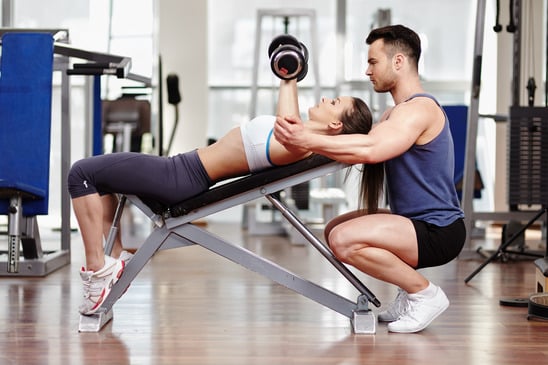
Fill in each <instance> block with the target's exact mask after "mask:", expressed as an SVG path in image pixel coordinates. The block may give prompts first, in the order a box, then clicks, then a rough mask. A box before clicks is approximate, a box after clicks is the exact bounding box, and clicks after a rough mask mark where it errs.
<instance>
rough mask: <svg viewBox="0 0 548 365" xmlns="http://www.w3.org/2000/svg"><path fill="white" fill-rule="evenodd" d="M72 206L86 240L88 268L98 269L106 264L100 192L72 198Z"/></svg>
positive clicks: (91, 269)
mask: <svg viewBox="0 0 548 365" xmlns="http://www.w3.org/2000/svg"><path fill="white" fill-rule="evenodd" d="M72 207H73V210H74V214H75V215H76V219H77V220H78V226H79V227H80V231H81V234H82V240H83V241H84V251H85V254H86V270H87V271H98V270H100V269H101V268H102V267H103V266H104V265H105V253H104V250H103V232H104V230H103V217H104V214H103V210H104V208H103V202H102V199H101V197H100V196H99V194H98V193H94V194H89V195H84V196H81V197H78V198H74V199H72Z"/></svg>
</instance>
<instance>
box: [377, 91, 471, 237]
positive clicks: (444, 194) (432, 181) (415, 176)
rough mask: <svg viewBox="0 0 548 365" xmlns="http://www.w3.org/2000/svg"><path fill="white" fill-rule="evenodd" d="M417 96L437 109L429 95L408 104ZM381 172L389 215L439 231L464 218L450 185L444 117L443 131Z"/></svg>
mask: <svg viewBox="0 0 548 365" xmlns="http://www.w3.org/2000/svg"><path fill="white" fill-rule="evenodd" d="M418 96H425V97H428V98H430V99H432V100H434V101H435V102H436V104H438V106H439V103H438V102H437V100H436V99H435V98H434V97H433V96H431V95H429V94H416V95H413V96H411V97H410V98H409V99H408V100H411V99H413V98H415V97H418ZM440 108H441V106H440ZM442 110H443V109H442ZM444 114H445V112H444ZM385 169H386V185H387V191H388V200H389V201H388V203H389V205H390V210H391V211H392V213H395V214H398V215H402V216H404V217H407V218H410V219H417V220H422V221H425V222H428V223H432V224H435V225H437V226H442V227H444V226H447V225H449V224H451V223H453V222H454V221H455V220H456V219H458V218H463V217H464V213H463V211H462V209H461V208H460V204H459V199H458V196H457V192H456V189H455V184H454V182H453V174H454V169H455V152H454V149H453V138H452V136H451V130H450V128H449V120H448V119H447V115H445V125H444V127H443V129H442V130H441V132H440V133H439V134H438V135H437V136H436V137H435V138H434V139H433V140H431V141H430V142H428V143H426V144H424V145H416V144H415V145H413V146H412V147H411V148H410V149H409V150H407V151H406V152H405V153H403V154H402V155H400V156H398V157H395V158H393V159H391V160H389V161H386V163H385Z"/></svg>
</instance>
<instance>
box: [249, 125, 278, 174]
mask: <svg viewBox="0 0 548 365" xmlns="http://www.w3.org/2000/svg"><path fill="white" fill-rule="evenodd" d="M275 122H276V117H275V116H273V115H261V116H258V117H255V118H253V119H251V120H250V121H248V122H245V123H243V124H242V125H241V126H240V133H241V134H242V141H243V143H244V150H245V156H246V159H247V164H248V165H249V170H250V171H251V172H257V171H260V170H264V169H267V168H270V167H273V166H276V165H275V164H273V163H272V161H271V160H270V153H269V150H270V138H271V136H272V132H273V128H274V123H275Z"/></svg>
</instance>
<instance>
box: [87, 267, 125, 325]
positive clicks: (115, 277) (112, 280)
mask: <svg viewBox="0 0 548 365" xmlns="http://www.w3.org/2000/svg"><path fill="white" fill-rule="evenodd" d="M120 263H121V264H122V267H121V268H120V269H119V270H118V271H117V272H116V273H115V274H114V273H113V275H111V277H110V282H109V283H108V285H107V286H106V287H104V288H103V292H102V293H101V295H100V296H99V299H98V300H97V302H96V303H95V305H94V306H93V307H92V308H91V309H90V310H89V311H87V312H86V313H82V314H83V315H85V316H90V315H92V314H94V313H95V312H97V311H98V310H99V308H101V305H102V304H103V303H104V301H105V299H106V298H107V297H108V295H109V294H110V291H111V290H112V287H113V286H114V284H116V283H117V282H118V280H119V279H120V277H121V276H122V274H123V272H124V268H125V266H126V264H125V262H124V261H120Z"/></svg>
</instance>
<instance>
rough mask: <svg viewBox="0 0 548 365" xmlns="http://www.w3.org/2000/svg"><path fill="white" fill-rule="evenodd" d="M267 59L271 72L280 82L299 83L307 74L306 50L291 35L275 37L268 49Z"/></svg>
mask: <svg viewBox="0 0 548 365" xmlns="http://www.w3.org/2000/svg"><path fill="white" fill-rule="evenodd" d="M268 57H269V58H270V67H271V69H272V72H274V75H276V76H278V77H279V78H281V79H282V80H291V79H297V81H301V80H302V79H304V77H305V76H306V74H307V72H308V49H307V48H306V46H305V45H304V44H302V43H301V42H299V41H298V40H297V38H295V37H293V36H291V35H288V34H284V35H280V36H277V37H275V38H274V39H273V40H272V42H270V46H269V47H268Z"/></svg>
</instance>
